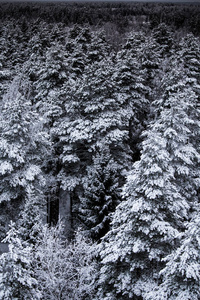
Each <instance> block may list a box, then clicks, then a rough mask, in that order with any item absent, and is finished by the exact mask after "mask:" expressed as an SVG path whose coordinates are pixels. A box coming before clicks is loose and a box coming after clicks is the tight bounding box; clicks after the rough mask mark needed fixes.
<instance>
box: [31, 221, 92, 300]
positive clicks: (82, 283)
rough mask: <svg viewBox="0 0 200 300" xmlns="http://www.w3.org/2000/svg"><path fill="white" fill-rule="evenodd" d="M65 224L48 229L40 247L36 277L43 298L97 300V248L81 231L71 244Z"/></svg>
mask: <svg viewBox="0 0 200 300" xmlns="http://www.w3.org/2000/svg"><path fill="white" fill-rule="evenodd" d="M62 232H63V228H62V224H58V225H57V226H56V227H52V228H48V227H47V226H44V227H43V229H42V231H41V238H40V239H39V240H38V244H37V247H36V253H35V255H36V266H35V274H36V277H37V280H38V288H39V291H40V293H41V295H42V299H49V300H56V299H58V300H60V299H63V300H70V299H76V300H79V299H80V300H81V299H88V300H89V299H91V300H92V299H93V296H94V291H95V279H96V276H97V274H96V271H97V268H96V262H95V254H96V253H95V245H93V244H92V243H91V242H90V241H89V240H86V239H85V238H84V237H83V236H82V235H81V233H80V232H77V234H76V236H75V239H74V241H71V242H70V243H69V242H68V241H67V240H65V239H63V236H62Z"/></svg>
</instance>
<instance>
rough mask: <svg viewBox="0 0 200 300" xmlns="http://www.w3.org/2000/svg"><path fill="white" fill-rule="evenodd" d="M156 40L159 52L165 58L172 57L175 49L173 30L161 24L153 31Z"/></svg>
mask: <svg viewBox="0 0 200 300" xmlns="http://www.w3.org/2000/svg"><path fill="white" fill-rule="evenodd" d="M152 34H153V37H154V39H155V40H156V42H157V44H158V50H159V52H160V54H161V56H162V57H163V58H164V57H166V56H170V54H171V51H172V47H173V31H172V28H170V27H169V26H167V25H166V24H165V23H160V24H159V25H158V26H157V27H155V28H154V29H153V30H152Z"/></svg>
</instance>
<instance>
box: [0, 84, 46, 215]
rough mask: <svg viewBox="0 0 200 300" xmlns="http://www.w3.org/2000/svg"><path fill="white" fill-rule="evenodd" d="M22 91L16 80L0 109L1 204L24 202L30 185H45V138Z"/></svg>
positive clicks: (38, 186)
mask: <svg viewBox="0 0 200 300" xmlns="http://www.w3.org/2000/svg"><path fill="white" fill-rule="evenodd" d="M20 85H21V86H20ZM21 89H22V90H21ZM24 91H25V90H24V89H23V88H22V84H20V79H19V78H16V79H15V80H14V81H13V83H12V84H11V86H10V89H9V91H8V93H7V94H6V95H5V97H4V99H3V101H4V103H3V106H2V109H1V124H0V133H1V139H0V149H1V152H0V153H1V154H0V178H1V183H0V203H2V204H3V205H6V203H8V205H11V204H12V203H15V202H18V203H23V201H24V199H25V197H26V195H27V193H28V190H29V187H30V186H32V185H33V186H34V187H35V188H36V189H37V190H40V189H41V186H44V184H45V179H44V175H43V167H44V165H45V160H44V155H45V156H46V158H47V157H48V155H49V154H48V151H49V140H48V135H47V133H46V132H45V131H44V130H43V120H42V119H41V118H39V116H38V114H37V113H36V112H35V111H34V109H33V107H32V105H31V102H30V101H29V100H28V99H27V98H26V97H27V95H26V94H25V93H24ZM39 193H41V190H40V191H39ZM2 213H3V212H2ZM15 215H16V217H17V214H16V213H15Z"/></svg>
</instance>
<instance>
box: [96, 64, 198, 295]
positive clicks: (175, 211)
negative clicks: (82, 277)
mask: <svg viewBox="0 0 200 300" xmlns="http://www.w3.org/2000/svg"><path fill="white" fill-rule="evenodd" d="M179 71H180V70H177V74H178V73H179V74H180V72H179ZM181 74H183V70H182V73H181ZM174 78H175V77H174ZM197 99H198V98H197V96H196V94H195V92H194V91H193V90H192V87H191V85H190V80H189V81H188V80H187V78H186V79H185V80H183V79H182V80H179V81H178V82H175V84H174V86H173V88H170V90H168V91H167V92H166V98H165V103H164V105H163V107H162V109H161V112H160V114H159V116H158V118H157V120H155V121H154V122H152V124H151V125H150V126H149V129H148V130H147V131H146V132H145V133H144V136H145V140H144V142H143V150H142V155H141V159H140V161H138V162H136V163H135V164H134V166H133V170H132V172H131V174H130V176H129V177H128V178H127V183H126V185H125V187H124V192H123V194H124V198H125V200H124V202H122V203H121V204H120V205H119V206H118V207H117V209H116V211H115V213H114V215H113V220H112V227H111V230H110V232H109V233H108V234H107V236H106V237H105V238H104V240H103V241H102V245H101V258H102V267H101V275H100V289H99V297H100V298H101V299H109V300H111V299H116V298H117V299H137V297H139V299H140V297H142V298H143V299H146V298H148V293H149V292H150V291H151V290H152V289H153V288H154V287H156V286H157V285H158V284H159V280H160V275H159V272H160V271H161V270H162V268H163V267H164V262H163V258H164V257H165V256H167V255H168V254H171V253H172V251H173V250H174V249H176V248H177V246H178V245H179V241H178V238H177V235H178V234H179V232H182V231H184V230H185V222H186V221H188V220H190V218H191V217H192V214H193V212H195V210H196V203H197V202H198V195H197V191H198V189H199V181H198V177H199V171H198V170H199V165H198V162H199V159H200V154H199V152H198V149H197V147H196V143H195V142H194V140H196V139H194V136H193V130H192V128H194V126H195V127H196V126H198V128H199V125H200V124H199V121H198V120H199V109H198V106H197V103H198V101H197ZM197 114H198V118H197ZM194 116H195V118H194ZM194 132H195V133H196V138H197V135H198V136H199V132H200V130H198V131H197V130H195V131H194ZM142 298H141V299H142ZM152 299H154V298H152Z"/></svg>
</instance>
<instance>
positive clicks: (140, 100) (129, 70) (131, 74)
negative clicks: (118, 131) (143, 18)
mask: <svg viewBox="0 0 200 300" xmlns="http://www.w3.org/2000/svg"><path fill="white" fill-rule="evenodd" d="M145 43H146V39H145V35H144V33H143V32H132V33H130V34H129V36H128V38H127V41H126V43H125V45H124V46H123V47H122V49H121V50H120V51H119V52H118V53H117V56H116V63H115V67H114V73H113V76H112V81H113V82H114V84H115V87H116V90H115V93H114V97H115V98H116V99H117V100H116V102H117V103H119V104H118V105H119V106H120V112H121V119H122V120H123V125H124V126H125V130H127V131H128V135H129V146H130V148H131V150H132V160H133V161H135V160H137V159H138V158H139V152H140V145H139V144H140V142H141V139H140V135H141V132H142V131H143V130H144V128H145V123H146V119H147V114H148V112H149V100H148V96H149V93H150V88H149V87H148V85H147V82H146V79H147V77H146V68H145V67H144V66H143V59H144V57H143V58H142V55H141V53H142V52H143V50H144V48H145V45H146V44H145Z"/></svg>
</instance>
